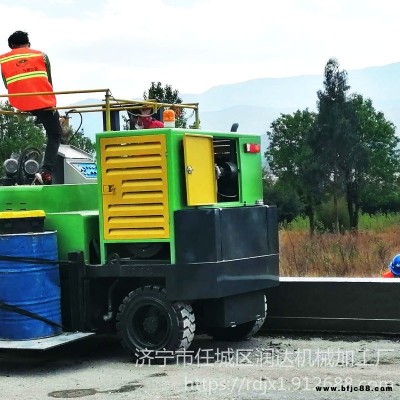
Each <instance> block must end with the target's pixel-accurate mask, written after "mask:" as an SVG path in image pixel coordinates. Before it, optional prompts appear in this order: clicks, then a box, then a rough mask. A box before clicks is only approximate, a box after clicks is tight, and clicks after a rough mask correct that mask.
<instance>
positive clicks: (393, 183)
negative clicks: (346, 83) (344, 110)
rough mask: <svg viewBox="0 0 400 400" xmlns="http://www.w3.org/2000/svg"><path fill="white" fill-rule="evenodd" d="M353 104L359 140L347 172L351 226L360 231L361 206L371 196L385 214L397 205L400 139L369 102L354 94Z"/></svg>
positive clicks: (353, 148) (346, 169) (380, 113)
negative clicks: (399, 148) (389, 207)
mask: <svg viewBox="0 0 400 400" xmlns="http://www.w3.org/2000/svg"><path fill="white" fill-rule="evenodd" d="M350 103H351V107H352V110H353V112H354V118H355V120H354V124H353V125H354V126H355V132H356V134H357V140H356V142H355V143H354V145H353V147H352V152H351V153H352V158H351V162H350V163H349V164H348V165H346V168H345V170H344V172H345V181H346V198H347V208H348V212H349V217H350V225H351V227H352V228H355V229H357V227H358V216H359V211H360V208H361V205H362V204H363V203H364V204H365V203H366V202H367V201H368V199H370V200H371V195H372V194H373V196H374V197H375V202H376V201H377V200H378V199H379V203H380V204H381V210H382V211H385V209H387V207H388V206H389V204H393V205H394V204H396V203H397V204H398V202H396V201H395V199H394V194H395V193H396V194H397V193H398V192H399V179H398V176H399V172H400V167H399V165H400V162H399V161H400V158H399V150H398V144H399V141H400V140H399V138H398V137H397V136H396V130H395V127H394V125H393V123H391V122H390V121H387V120H386V119H385V116H384V114H383V113H382V112H378V111H376V110H375V108H374V107H373V105H372V101H371V100H370V99H367V100H365V99H364V98H363V96H361V95H359V94H354V95H352V97H351V99H350ZM385 204H386V205H385ZM396 207H397V206H396Z"/></svg>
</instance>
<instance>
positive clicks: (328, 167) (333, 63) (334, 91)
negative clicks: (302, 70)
mask: <svg viewBox="0 0 400 400" xmlns="http://www.w3.org/2000/svg"><path fill="white" fill-rule="evenodd" d="M324 76H325V79H324V90H319V91H318V92H317V96H318V102H317V108H318V115H317V119H316V124H315V125H314V129H313V130H312V134H311V135H310V141H309V144H310V147H311V149H312V154H313V157H314V159H315V160H316V163H317V165H318V167H319V170H320V174H321V179H322V180H321V183H322V184H325V185H326V190H328V191H329V192H330V195H331V196H332V199H333V207H334V210H335V215H336V223H335V228H336V231H337V232H339V212H338V199H339V197H341V195H342V193H343V187H344V185H345V183H344V176H343V175H344V174H343V171H344V169H346V168H348V166H349V165H350V164H351V157H352V156H353V154H354V153H353V150H352V146H353V145H354V144H355V143H356V142H357V136H356V132H355V130H354V127H353V126H352V121H353V119H352V118H351V111H352V110H351V107H349V102H348V93H347V92H348V90H349V89H350V86H349V85H348V83H347V72H346V71H341V70H340V69H339V63H338V62H337V60H336V59H334V58H331V59H330V60H329V61H328V63H327V64H326V66H325V72H324Z"/></svg>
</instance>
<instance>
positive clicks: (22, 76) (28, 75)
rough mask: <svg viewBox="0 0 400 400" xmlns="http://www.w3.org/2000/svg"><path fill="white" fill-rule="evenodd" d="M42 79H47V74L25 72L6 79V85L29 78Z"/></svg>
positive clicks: (42, 72)
mask: <svg viewBox="0 0 400 400" xmlns="http://www.w3.org/2000/svg"><path fill="white" fill-rule="evenodd" d="M38 77H44V78H48V76H47V72H45V71H34V72H25V73H24V74H19V75H14V76H13V77H11V78H8V79H7V78H6V82H7V85H9V84H10V83H13V82H17V81H22V80H23V79H30V78H38Z"/></svg>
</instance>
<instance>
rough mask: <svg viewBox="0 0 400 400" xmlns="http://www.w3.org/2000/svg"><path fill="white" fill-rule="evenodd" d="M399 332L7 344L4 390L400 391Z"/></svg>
mask: <svg viewBox="0 0 400 400" xmlns="http://www.w3.org/2000/svg"><path fill="white" fill-rule="evenodd" d="M399 339H400V337H399V336H387V337H384V336H383V337H371V336H354V335H347V336H332V335H330V336H323V335H313V336H310V335H281V334H272V335H267V336H266V334H265V332H264V333H263V336H261V335H258V336H256V337H255V338H253V339H251V340H248V341H246V342H242V343H226V342H213V341H212V340H211V339H210V338H209V337H208V336H198V337H196V339H195V341H194V343H193V345H192V347H191V348H190V349H189V350H188V351H186V352H185V353H182V354H180V355H178V357H177V358H175V359H173V358H172V356H171V354H169V353H168V352H159V353H157V354H155V355H149V354H146V353H145V352H141V353H138V354H137V361H134V360H133V359H132V358H131V357H129V356H127V355H126V354H125V352H124V351H123V349H122V348H121V347H120V345H119V343H118V341H117V340H116V339H115V338H114V337H112V336H95V337H90V338H87V339H84V340H82V341H80V342H75V343H71V344H69V345H66V346H62V347H59V348H56V349H53V350H47V351H40V352H37V351H26V350H18V351H15V350H14V351H10V350H7V351H1V352H0V388H1V394H0V396H1V397H0V398H1V399H4V400H14V399H15V400H16V399H18V400H31V399H32V400H43V399H48V400H51V399H71V398H75V399H88V400H103V399H107V400H117V399H140V400H144V399H149V400H150V399H151V400H157V399H263V400H267V399H268V400H275V399H288V400H291V399H307V400H309V399H324V400H325V399H367V400H371V399H382V400H386V399H400V340H399Z"/></svg>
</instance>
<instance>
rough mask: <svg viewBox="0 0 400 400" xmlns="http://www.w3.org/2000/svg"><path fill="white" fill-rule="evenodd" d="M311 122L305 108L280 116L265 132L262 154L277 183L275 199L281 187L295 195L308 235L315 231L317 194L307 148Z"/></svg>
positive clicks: (314, 169)
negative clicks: (302, 212) (305, 219)
mask: <svg viewBox="0 0 400 400" xmlns="http://www.w3.org/2000/svg"><path fill="white" fill-rule="evenodd" d="M315 119H316V114H315V113H313V112H310V111H309V110H308V109H306V110H303V111H300V110H298V111H296V112H295V113H293V114H292V115H290V114H281V116H280V117H279V118H278V119H276V120H275V121H273V122H272V124H271V131H268V132H267V135H268V138H269V146H268V149H267V151H266V153H265V157H266V159H267V162H268V164H269V167H270V169H271V172H272V174H273V175H274V176H275V177H276V178H277V179H278V181H279V185H278V186H277V188H279V190H280V193H281V195H280V196H279V197H280V198H282V191H283V188H284V187H286V188H287V189H290V191H292V190H294V191H295V192H296V193H297V195H298V196H299V199H301V201H302V203H303V204H304V211H305V213H306V215H307V217H308V218H309V220H310V231H311V233H313V232H314V229H315V221H314V213H315V202H316V197H318V193H319V192H318V185H319V171H318V168H317V167H318V166H317V165H316V164H315V161H314V157H313V153H312V149H311V148H310V146H309V135H310V130H311V129H312V127H313V126H314V124H315ZM277 205H278V207H279V204H277Z"/></svg>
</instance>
